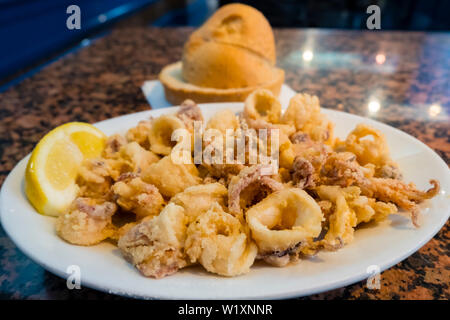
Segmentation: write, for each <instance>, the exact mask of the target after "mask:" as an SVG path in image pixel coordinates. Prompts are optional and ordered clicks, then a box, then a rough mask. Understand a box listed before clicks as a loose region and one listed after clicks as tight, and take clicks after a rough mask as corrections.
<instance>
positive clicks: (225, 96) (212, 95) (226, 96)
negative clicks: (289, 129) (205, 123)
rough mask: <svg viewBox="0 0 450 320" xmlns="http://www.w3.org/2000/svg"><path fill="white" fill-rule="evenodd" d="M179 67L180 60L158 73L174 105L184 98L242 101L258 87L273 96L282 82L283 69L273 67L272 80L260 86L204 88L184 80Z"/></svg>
mask: <svg viewBox="0 0 450 320" xmlns="http://www.w3.org/2000/svg"><path fill="white" fill-rule="evenodd" d="M181 68H182V62H181V61H178V62H176V63H173V64H170V65H168V66H166V67H164V69H163V70H162V71H161V73H160V74H159V80H160V81H161V83H162V84H163V86H164V93H165V95H166V99H167V101H169V102H170V103H172V104H174V105H179V104H181V102H183V101H184V100H186V99H191V100H194V101H195V102H197V103H205V102H240V101H244V100H245V98H247V96H248V95H249V94H250V93H252V92H253V91H254V90H256V89H258V88H265V89H268V90H270V91H272V92H273V94H274V95H275V96H278V95H279V94H280V90H281V85H282V84H283V82H284V70H282V69H279V68H275V67H274V68H273V78H272V80H271V81H269V82H266V83H263V84H261V85H260V86H251V87H245V88H234V89H215V88H204V87H199V86H195V85H192V84H190V83H187V82H185V81H184V80H183V78H182V76H181Z"/></svg>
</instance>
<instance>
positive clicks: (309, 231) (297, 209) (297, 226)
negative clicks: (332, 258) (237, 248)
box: [246, 188, 323, 254]
mask: <svg viewBox="0 0 450 320" xmlns="http://www.w3.org/2000/svg"><path fill="white" fill-rule="evenodd" d="M322 219H323V214H322V211H321V210H320V207H319V205H318V204H317V203H316V202H315V201H314V199H313V198H312V197H311V196H310V195H308V194H307V193H306V192H305V191H303V190H300V189H298V188H287V189H283V190H280V191H277V192H274V193H272V194H270V195H268V196H267V197H266V198H265V199H264V200H262V201H261V202H259V203H257V204H255V205H254V206H253V207H251V208H250V209H249V210H248V211H247V212H246V220H247V223H248V225H249V227H250V230H251V232H252V237H253V239H254V240H255V242H256V244H257V245H258V248H259V252H260V253H262V254H266V253H273V252H281V251H285V250H288V249H290V248H292V247H295V246H296V245H297V244H298V243H299V242H303V241H306V240H308V239H312V238H314V237H317V236H318V235H319V234H320V231H321V230H322Z"/></svg>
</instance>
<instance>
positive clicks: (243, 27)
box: [159, 3, 284, 104]
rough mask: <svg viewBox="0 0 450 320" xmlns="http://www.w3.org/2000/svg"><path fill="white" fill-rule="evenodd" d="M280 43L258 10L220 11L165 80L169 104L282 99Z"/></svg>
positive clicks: (190, 42)
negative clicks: (263, 94) (257, 96)
mask: <svg viewBox="0 0 450 320" xmlns="http://www.w3.org/2000/svg"><path fill="white" fill-rule="evenodd" d="M275 62H276V54H275V40H274V36H273V32H272V28H271V27H270V24H269V22H268V21H267V19H266V18H265V17H264V15H263V14H262V13H261V12H259V11H258V10H256V9H254V8H252V7H250V6H247V5H243V4H238V3H234V4H229V5H225V6H223V7H221V8H220V9H219V10H217V11H216V12H215V13H214V14H213V15H212V16H211V18H209V19H208V21H206V22H205V23H204V24H203V25H202V26H201V27H200V28H199V29H197V30H196V31H194V33H192V34H191V36H190V37H189V40H188V41H187V42H186V44H185V46H184V51H183V58H182V61H180V62H177V63H174V64H171V65H168V66H166V67H165V68H164V69H163V70H162V71H161V73H160V74H159V79H160V81H161V82H162V84H163V85H164V91H165V95H166V99H167V100H168V101H169V102H171V103H173V104H180V103H181V102H183V101H184V100H185V99H192V100H194V101H195V102H197V103H202V102H231V101H244V100H245V98H247V96H248V95H249V94H250V93H251V92H252V91H254V90H256V89H259V88H265V89H268V90H270V91H272V92H273V94H274V95H276V96H278V94H279V93H280V89H281V85H282V84H283V82H284V71H283V70H281V69H278V68H276V67H275Z"/></svg>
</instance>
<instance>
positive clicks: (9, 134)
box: [0, 26, 450, 299]
mask: <svg viewBox="0 0 450 320" xmlns="http://www.w3.org/2000/svg"><path fill="white" fill-rule="evenodd" d="M191 32H192V29H190V28H176V29H158V28H148V27H126V26H121V27H120V28H116V29H114V30H113V31H112V32H111V33H110V34H109V35H107V36H105V37H103V38H101V39H98V40H96V41H93V42H92V43H91V44H90V45H89V46H87V47H84V48H81V49H79V50H77V51H75V52H71V53H69V54H67V55H65V56H63V57H62V58H59V59H58V60H57V61H55V62H53V63H51V64H49V65H47V66H46V67H44V68H43V69H42V70H40V71H39V72H37V73H35V74H34V75H32V76H31V77H29V78H26V79H25V80H24V81H22V82H21V83H19V84H17V85H15V86H13V87H11V88H9V89H8V90H7V91H5V92H3V93H0V106H1V107H0V184H1V183H3V181H4V179H5V177H6V175H7V174H8V173H9V171H10V170H11V169H12V168H13V167H14V166H15V164H16V163H17V162H18V161H19V160H20V159H22V158H23V157H24V156H25V155H26V154H28V153H29V152H30V151H31V150H32V148H33V146H34V145H35V143H36V142H38V141H39V139H40V138H41V137H42V136H43V135H44V134H45V133H47V132H48V131H49V130H50V129H52V128H54V127H56V126H58V125H60V124H62V123H65V122H68V121H87V122H91V123H92V122H96V121H99V120H104V119H107V118H111V117H115V116H119V115H123V114H127V113H131V112H136V111H141V110H146V109H148V108H149V105H148V103H147V101H146V100H145V98H144V96H143V94H142V92H141V90H140V86H141V85H142V83H143V81H144V80H149V79H156V78H157V75H158V73H159V71H160V70H161V68H162V67H163V66H164V65H166V64H168V63H171V62H174V61H176V60H179V59H180V57H181V52H182V46H183V43H184V41H185V40H186V38H187V36H188V35H189V34H190V33H191ZM275 36H276V40H277V53H278V65H279V66H280V67H282V68H284V69H285V70H286V83H287V84H288V85H290V86H291V87H292V88H293V89H295V90H297V91H305V92H308V93H311V94H316V95H318V96H319V98H320V101H321V105H322V106H323V107H326V108H331V109H337V110H343V111H346V112H350V113H354V114H358V115H362V116H368V117H371V118H374V119H376V120H379V121H382V122H384V123H387V124H389V125H391V126H394V127H396V128H399V129H401V130H403V131H405V132H407V133H409V134H411V135H413V136H414V137H416V138H418V139H419V140H421V141H422V142H424V143H425V144H427V145H428V146H430V147H431V148H432V149H434V150H435V151H436V152H437V153H438V154H439V155H440V156H441V157H442V158H443V159H444V161H446V163H447V164H448V163H449V161H450V125H449V123H450V118H449V115H450V34H449V33H415V32H414V33H413V32H370V31H367V32H361V31H330V30H323V31H319V30H297V29H283V30H275ZM307 50H310V51H311V53H312V55H311V54H309V53H308V54H306V55H305V54H303V53H304V52H305V51H307ZM311 56H312V57H313V59H312V60H311V61H308V58H310V57H311ZM304 58H306V59H304ZM371 101H376V102H378V104H373V103H372V104H371V106H372V107H371V108H368V105H370V102H371ZM378 107H379V110H378V111H377V109H378ZM449 237H450V230H449V223H448V222H447V224H446V225H445V226H444V227H443V228H442V229H441V230H440V232H439V233H438V234H437V235H436V236H435V237H434V238H433V239H432V240H431V241H429V242H428V243H427V244H426V245H425V246H424V247H422V248H421V249H420V250H419V251H418V252H416V253H414V254H413V255H412V256H410V257H409V258H408V259H406V260H404V261H403V262H401V263H399V264H397V265H395V266H393V267H392V268H390V269H388V270H386V271H384V272H383V273H382V274H381V289H380V290H370V289H368V288H367V287H366V285H365V282H360V283H357V284H354V285H350V286H347V287H344V288H341V289H336V290H332V291H329V292H325V293H321V294H317V295H313V296H310V297H306V298H305V299H309V298H312V299H323V298H325V299H340V298H344V299H357V298H363V299H449V298H450V288H449V282H450V258H449ZM0 298H2V299H68V298H92V299H123V298H121V297H118V296H113V295H109V294H105V293H102V292H98V291H95V290H91V289H88V288H82V289H81V290H68V289H67V288H66V281H65V280H63V279H60V278H58V277H57V276H54V275H53V274H51V273H49V272H47V271H45V270H44V269H43V268H42V267H40V266H39V265H37V264H36V263H34V262H33V261H31V260H30V259H28V258H27V257H26V256H24V255H23V254H22V252H21V251H20V250H19V249H18V248H17V247H16V246H15V245H14V244H13V243H12V242H11V240H10V239H9V238H8V237H7V236H6V235H5V232H4V230H3V229H1V228H0Z"/></svg>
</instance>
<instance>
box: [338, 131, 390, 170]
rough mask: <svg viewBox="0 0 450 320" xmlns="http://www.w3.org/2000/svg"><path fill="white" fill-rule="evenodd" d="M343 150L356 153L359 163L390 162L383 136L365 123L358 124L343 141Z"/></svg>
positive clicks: (377, 163) (375, 163)
mask: <svg viewBox="0 0 450 320" xmlns="http://www.w3.org/2000/svg"><path fill="white" fill-rule="evenodd" d="M344 146H345V151H348V152H351V153H353V154H355V155H356V159H357V161H358V163H359V164H361V165H363V166H364V165H366V164H368V163H373V164H374V165H376V166H382V165H384V164H386V163H389V162H392V160H391V158H390V156H389V148H388V145H387V141H386V138H385V136H384V135H383V134H382V133H381V132H380V131H379V130H376V129H375V128H372V127H370V126H369V125H366V124H358V125H357V126H356V128H355V129H353V131H352V132H350V133H349V135H348V136H347V138H346V139H345V142H344Z"/></svg>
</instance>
